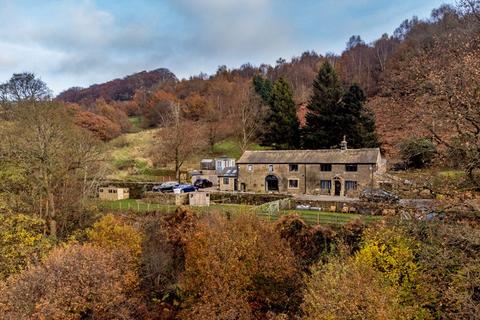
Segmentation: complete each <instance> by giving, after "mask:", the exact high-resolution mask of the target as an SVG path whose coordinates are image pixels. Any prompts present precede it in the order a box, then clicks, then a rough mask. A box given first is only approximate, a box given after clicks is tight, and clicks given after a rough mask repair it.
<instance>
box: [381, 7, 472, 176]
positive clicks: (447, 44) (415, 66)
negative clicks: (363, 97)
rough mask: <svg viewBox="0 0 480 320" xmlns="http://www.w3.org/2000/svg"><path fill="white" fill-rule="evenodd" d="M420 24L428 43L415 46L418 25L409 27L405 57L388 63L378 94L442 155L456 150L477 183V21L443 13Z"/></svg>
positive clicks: (405, 43) (403, 48)
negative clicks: (432, 20)
mask: <svg viewBox="0 0 480 320" xmlns="http://www.w3.org/2000/svg"><path fill="white" fill-rule="evenodd" d="M423 27H424V28H427V27H428V31H429V32H430V35H431V36H430V37H429V40H428V45H426V44H425V45H424V46H422V45H421V44H422V43H425V42H422V39H423V37H424V34H423V33H422V32H421V31H422V29H419V30H417V29H415V28H414V29H413V30H412V31H411V33H410V34H409V37H407V39H406V40H405V42H404V43H403V44H402V54H403V56H404V57H407V56H409V57H410V58H408V59H406V58H402V59H398V61H396V64H395V65H393V66H392V69H391V70H390V72H389V77H388V78H387V79H385V80H384V89H383V95H384V96H385V97H386V98H388V99H389V100H390V101H392V102H393V103H392V104H391V107H390V109H392V110H395V113H396V114H398V115H399V117H400V118H399V120H401V121H404V122H405V125H406V126H407V125H409V122H412V123H414V124H415V127H414V128H413V129H414V130H415V132H416V133H417V134H421V135H422V136H426V137H429V138H431V139H433V140H434V141H435V142H436V143H437V144H438V149H439V150H442V149H444V150H447V151H450V153H446V154H445V156H446V157H448V154H457V155H461V156H460V157H458V158H457V159H455V162H457V163H459V164H460V165H461V167H463V168H464V170H465V172H466V174H467V177H468V179H469V180H470V182H471V183H472V184H474V185H475V184H476V185H478V181H479V180H478V173H479V171H480V163H479V161H478V158H479V156H478V155H479V154H480V143H479V141H480V130H479V129H478V128H479V127H480V122H479V119H480V111H479V110H480V107H479V104H478V101H479V87H478V83H479V73H478V70H480V59H479V58H478V57H479V56H480V49H479V45H478V43H479V38H478V30H479V24H478V22H477V20H476V19H475V18H474V17H472V16H471V14H470V15H469V14H467V15H466V16H463V17H459V16H458V15H455V14H448V15H444V16H443V18H442V19H440V20H437V21H436V22H435V23H433V24H430V25H424V26H423ZM418 28H420V27H418ZM445 30H450V31H449V32H445ZM418 38H420V39H418ZM386 112H390V111H388V110H386ZM409 127H410V126H409Z"/></svg>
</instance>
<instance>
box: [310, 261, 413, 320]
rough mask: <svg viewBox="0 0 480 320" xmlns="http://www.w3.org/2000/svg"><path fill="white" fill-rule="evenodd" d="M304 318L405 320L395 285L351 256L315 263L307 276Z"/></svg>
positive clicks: (405, 314)
mask: <svg viewBox="0 0 480 320" xmlns="http://www.w3.org/2000/svg"><path fill="white" fill-rule="evenodd" d="M302 309H303V312H304V314H305V317H304V319H312V320H313V319H372V320H373V319H378V320H380V319H408V318H410V317H407V313H406V310H404V309H403V308H402V306H401V305H400V304H399V301H398V299H397V297H396V291H395V288H394V287H392V286H391V285H389V283H388V282H387V281H385V280H384V278H383V276H382V274H381V273H380V272H379V271H376V270H374V269H373V268H372V267H370V266H367V265H363V264H360V263H358V262H356V261H355V260H354V259H352V258H347V260H346V261H341V260H337V259H333V260H331V261H330V262H329V263H327V264H326V265H321V264H319V265H316V266H315V267H313V268H312V274H311V276H310V277H308V278H307V279H306V289H305V295H304V303H303V305H302Z"/></svg>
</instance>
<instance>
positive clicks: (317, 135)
mask: <svg viewBox="0 0 480 320" xmlns="http://www.w3.org/2000/svg"><path fill="white" fill-rule="evenodd" d="M342 96H343V88H342V85H341V83H340V80H339V79H338V76H337V74H336V72H335V70H334V69H333V67H332V65H331V64H330V63H328V62H325V63H324V64H323V65H322V67H321V68H320V71H319V72H318V75H317V77H316V79H315V80H314V81H313V94H312V98H311V100H310V103H309V104H308V106H307V110H308V112H307V116H306V125H305V128H304V131H303V146H304V148H306V149H323V148H330V147H332V146H335V145H336V144H338V143H339V142H340V141H341V140H342V139H340V140H339V139H338V134H337V132H338V131H339V126H340V124H341V121H340V120H341V119H339V117H338V111H340V110H339V108H341V100H342Z"/></svg>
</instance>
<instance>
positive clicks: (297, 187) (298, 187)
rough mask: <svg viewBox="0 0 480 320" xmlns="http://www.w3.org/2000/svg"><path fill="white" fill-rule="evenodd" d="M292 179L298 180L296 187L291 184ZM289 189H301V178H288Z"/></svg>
mask: <svg viewBox="0 0 480 320" xmlns="http://www.w3.org/2000/svg"><path fill="white" fill-rule="evenodd" d="M290 181H296V182H297V186H296V187H292V186H290ZM288 189H300V179H297V178H291V179H290V178H289V179H288Z"/></svg>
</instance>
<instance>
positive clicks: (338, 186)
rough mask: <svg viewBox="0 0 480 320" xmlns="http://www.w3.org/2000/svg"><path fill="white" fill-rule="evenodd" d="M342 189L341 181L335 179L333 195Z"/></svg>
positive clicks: (337, 194)
mask: <svg viewBox="0 0 480 320" xmlns="http://www.w3.org/2000/svg"><path fill="white" fill-rule="evenodd" d="M341 191H342V183H341V182H340V180H335V195H336V196H340V192H341Z"/></svg>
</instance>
